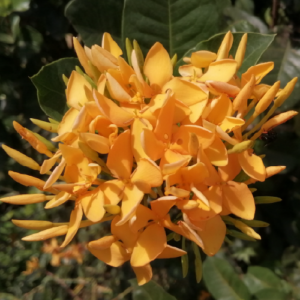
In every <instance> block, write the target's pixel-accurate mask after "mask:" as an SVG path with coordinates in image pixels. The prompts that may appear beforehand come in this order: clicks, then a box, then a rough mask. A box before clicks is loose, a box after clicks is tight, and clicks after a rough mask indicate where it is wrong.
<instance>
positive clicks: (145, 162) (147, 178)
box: [131, 158, 163, 193]
mask: <svg viewBox="0 0 300 300" xmlns="http://www.w3.org/2000/svg"><path fill="white" fill-rule="evenodd" d="M131 182H132V183H133V184H135V185H137V186H138V188H139V189H140V190H141V191H143V192H144V193H149V192H150V188H151V187H156V186H160V185H161V184H162V183H163V178H162V173H161V170H160V168H159V167H158V166H157V165H156V163H155V162H154V161H152V160H150V159H148V158H142V159H141V160H140V161H139V162H138V165H137V168H136V170H135V171H134V173H133V174H132V177H131Z"/></svg>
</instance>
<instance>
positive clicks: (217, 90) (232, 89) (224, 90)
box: [205, 80, 240, 97]
mask: <svg viewBox="0 0 300 300" xmlns="http://www.w3.org/2000/svg"><path fill="white" fill-rule="evenodd" d="M205 84H206V86H207V87H208V89H209V91H210V92H211V93H212V94H214V95H222V94H225V95H228V96H230V97H235V96H236V95H237V94H238V93H239V92H240V88H239V87H237V86H235V85H232V84H229V83H226V82H221V81H215V80H212V81H206V82H205Z"/></svg>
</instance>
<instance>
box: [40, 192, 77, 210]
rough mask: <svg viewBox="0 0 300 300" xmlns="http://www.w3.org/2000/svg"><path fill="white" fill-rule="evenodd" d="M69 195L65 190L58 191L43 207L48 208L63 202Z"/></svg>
mask: <svg viewBox="0 0 300 300" xmlns="http://www.w3.org/2000/svg"><path fill="white" fill-rule="evenodd" d="M71 196H72V195H71V194H69V193H67V192H60V193H58V194H57V195H55V197H54V198H53V199H51V200H50V201H49V202H48V203H47V204H46V205H45V208H46V209H48V208H53V207H57V206H59V205H61V204H63V203H65V202H66V201H68V200H69V199H70V198H71Z"/></svg>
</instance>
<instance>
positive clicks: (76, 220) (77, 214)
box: [60, 203, 83, 247]
mask: <svg viewBox="0 0 300 300" xmlns="http://www.w3.org/2000/svg"><path fill="white" fill-rule="evenodd" d="M82 215H83V212H82V206H81V203H78V204H76V206H75V208H74V209H73V210H72V212H71V216H70V223H69V225H68V232H67V235H66V237H65V240H64V241H63V243H62V244H61V246H60V247H66V246H67V245H68V244H69V243H70V242H71V241H72V239H73V237H74V236H75V234H76V233H77V231H78V229H79V226H80V222H81V220H82Z"/></svg>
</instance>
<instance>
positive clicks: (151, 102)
mask: <svg viewBox="0 0 300 300" xmlns="http://www.w3.org/2000/svg"><path fill="white" fill-rule="evenodd" d="M232 44H233V35H232V34H231V33H230V32H228V33H227V34H226V35H225V37H224V40H223V41H222V43H221V45H220V48H219V50H218V51H217V52H216V53H214V52H211V51H204V50H201V51H195V52H193V53H191V56H190V57H185V58H184V59H183V61H184V62H187V64H186V65H182V66H180V67H179V74H180V76H178V77H176V76H174V75H173V65H174V61H175V60H176V59H175V58H176V56H175V58H172V59H171V58H170V56H169V54H168V52H167V51H166V49H164V47H163V45H162V44H160V43H155V44H154V45H153V46H152V47H151V49H150V50H149V52H148V53H147V55H146V56H145V59H144V57H143V54H142V52H141V49H140V47H139V45H138V43H137V41H133V46H132V43H131V41H129V40H128V39H127V40H126V52H127V53H126V54H127V55H126V56H127V58H128V62H126V61H125V59H124V58H123V57H122V55H123V52H122V50H121V48H120V47H119V46H118V45H117V43H116V42H115V41H114V40H113V39H112V37H111V35H110V34H108V33H105V34H104V36H103V40H102V45H101V46H99V45H94V46H92V47H91V48H88V47H86V46H85V47H82V46H81V45H80V43H79V41H78V40H77V39H74V48H75V51H76V54H77V56H78V59H79V61H80V63H81V65H82V68H83V70H84V71H82V70H81V69H80V68H78V67H77V68H76V70H74V71H73V72H72V73H71V75H70V78H65V82H66V103H67V105H68V107H69V110H68V111H67V112H66V113H65V114H64V116H63V118H62V120H61V121H60V122H56V121H54V120H52V119H50V123H47V122H44V121H40V120H34V119H32V121H33V123H34V124H36V125H38V126H39V127H40V128H42V129H44V130H47V131H50V132H52V133H53V135H54V137H53V138H52V141H53V142H59V145H58V147H57V149H56V148H55V147H54V146H52V144H51V143H50V142H48V141H46V140H45V139H44V140H43V139H42V137H41V136H38V135H36V134H34V133H33V132H31V131H30V130H28V129H26V128H24V127H22V126H21V125H20V124H18V123H16V122H14V128H15V129H16V130H17V132H18V133H20V135H21V137H22V138H23V139H25V140H26V141H27V142H28V143H29V144H30V145H31V146H32V147H33V148H34V149H35V150H37V151H38V152H40V153H41V154H43V155H45V156H46V157H44V162H43V163H42V164H41V165H39V164H38V163H36V162H35V160H33V159H32V158H29V157H28V156H26V155H24V154H22V153H20V152H18V151H16V150H14V149H11V148H10V147H8V146H6V145H3V149H4V151H5V152H6V153H7V154H8V155H9V156H10V157H11V158H12V159H15V160H16V161H17V162H18V163H20V164H21V165H23V166H26V167H29V168H31V169H33V170H35V171H39V172H40V174H43V176H48V178H47V179H44V180H41V179H39V178H37V177H33V176H29V175H26V174H19V173H16V172H9V175H10V176H11V177H12V178H13V179H14V180H16V181H17V182H18V183H20V184H22V185H25V186H34V187H36V188H38V189H39V190H40V191H41V192H40V193H37V194H28V195H18V194H16V195H10V196H9V197H5V198H1V199H0V201H2V202H5V203H8V204H15V205H25V204H34V203H40V202H45V209H52V208H54V207H57V206H63V205H65V203H66V202H67V201H68V202H69V203H71V204H72V205H73V210H72V212H71V215H70V216H69V217H68V216H66V220H65V223H52V222H51V221H34V220H13V223H14V224H15V225H17V226H20V227H23V228H26V229H30V230H32V229H34V230H37V231H38V232H37V233H34V234H32V235H29V236H27V237H24V238H23V240H25V241H41V240H46V239H51V238H55V237H57V236H65V239H64V242H63V243H62V245H61V247H66V246H67V245H68V244H69V243H70V242H71V241H72V239H73V238H74V236H75V235H76V233H77V231H78V230H80V229H81V228H84V227H88V226H91V225H93V224H96V223H102V222H106V221H107V222H108V221H111V226H110V228H111V234H110V235H106V236H103V237H101V238H100V239H98V240H95V241H89V243H88V249H89V251H90V252H91V253H92V254H93V255H94V256H96V257H97V258H98V259H100V260H102V261H103V262H105V263H106V264H108V265H110V266H113V267H118V266H120V265H122V264H123V263H124V262H126V261H130V264H131V266H132V268H133V270H134V272H135V274H136V276H137V280H138V283H139V284H140V285H142V284H145V283H146V282H148V281H149V280H150V279H151V277H152V268H151V265H150V263H151V262H152V261H154V260H155V259H165V258H175V257H179V256H183V255H186V254H187V253H186V251H185V250H182V249H179V248H175V247H172V246H170V245H168V244H167V241H169V240H170V239H171V238H175V236H176V240H178V238H180V237H182V238H183V239H184V241H185V242H184V243H183V244H185V243H186V242H192V243H194V244H195V245H193V247H195V246H196V247H200V248H201V249H202V250H203V251H204V252H205V253H206V254H207V255H209V256H213V255H215V254H216V253H217V252H218V251H219V249H220V248H221V246H222V243H223V241H224V239H225V238H226V234H228V233H230V232H231V231H230V229H227V226H228V225H229V226H235V228H236V229H237V230H240V231H241V232H240V234H241V235H244V236H245V235H247V236H248V237H249V239H253V238H255V239H260V236H259V234H258V233H256V232H255V231H254V230H253V229H252V226H253V227H255V226H256V225H257V224H266V223H264V222H262V221H257V220H253V219H254V215H255V207H256V202H257V201H256V200H255V199H254V197H253V194H252V193H253V192H254V191H255V189H253V188H251V187H249V185H251V184H253V183H255V182H256V181H261V182H262V181H265V180H266V178H268V177H270V176H273V175H276V174H278V173H279V172H281V171H282V170H284V168H285V167H284V166H276V167H275V166H274V167H272V166H268V167H265V165H264V161H263V159H262V158H261V157H260V156H258V155H256V154H255V151H254V149H255V148H254V145H255V141H256V139H257V138H259V137H260V135H261V134H263V133H265V132H268V131H269V130H271V129H272V128H274V127H275V126H278V125H280V124H282V123H284V122H286V121H288V120H289V119H291V118H292V117H294V116H295V115H296V114H297V112H295V111H289V112H284V113H281V114H278V115H276V116H272V114H273V113H274V111H275V109H276V108H277V107H279V106H281V105H282V104H283V102H284V101H285V100H286V99H287V97H288V96H289V95H290V94H291V92H292V90H293V87H294V86H295V83H296V81H297V79H293V80H292V81H291V82H290V83H288V85H287V86H286V87H285V88H283V89H282V90H280V89H279V86H280V82H276V83H275V84H274V85H272V86H268V85H265V84H263V83H261V81H262V80H263V77H264V76H266V75H267V74H268V73H269V72H270V71H271V70H272V69H273V67H274V63H273V62H269V63H263V64H258V65H255V66H251V67H250V68H249V69H248V70H247V71H246V72H244V73H243V74H242V75H241V76H239V75H238V73H237V72H238V70H241V69H242V68H241V66H242V65H243V60H244V56H245V53H246V46H247V34H245V35H244V36H243V37H242V39H241V41H240V45H239V46H238V47H237V51H236V53H235V55H233V56H232V55H229V53H230V50H231V47H232ZM233 57H234V58H233ZM249 99H251V101H249ZM269 107H270V109H269V110H267V109H268V108H269ZM266 110H267V113H266V112H265V111H266ZM250 112H253V114H252V115H250V116H249V114H250ZM259 115H260V116H262V118H261V121H260V122H259V123H256V125H255V126H253V125H252V121H254V120H255V119H256V118H257V117H258V116H259ZM245 116H247V119H246V120H245V119H244V117H245ZM249 125H251V126H252V128H255V129H254V130H253V129H252V130H250V131H249V130H248V128H249ZM49 147H50V149H51V150H49ZM45 193H47V194H45ZM267 202H268V201H265V202H264V203H267ZM269 202H270V201H269ZM271 202H272V201H271ZM273 202H274V201H273ZM257 203H262V202H257ZM175 207H176V208H175ZM175 209H176V211H177V215H176V217H174V215H175V214H174V211H175ZM178 212H179V213H178ZM85 217H86V218H87V220H84V218H85ZM68 220H69V221H68ZM166 229H168V230H170V231H172V232H173V233H172V234H171V235H170V237H169V236H168V237H167V236H166ZM55 241H56V240H55ZM55 243H57V242H55ZM55 247H58V245H57V244H55ZM49 251H50V250H49ZM51 251H52V250H51Z"/></svg>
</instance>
